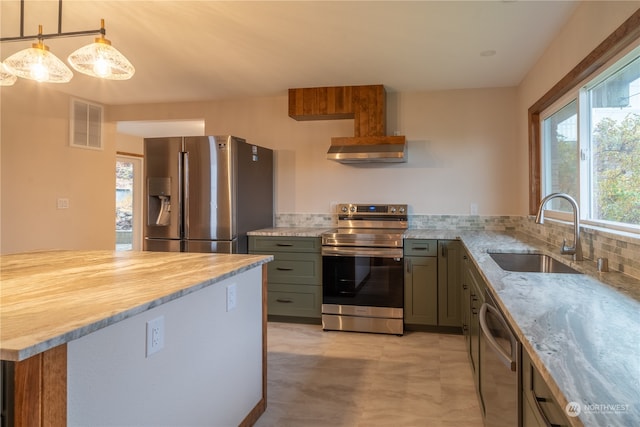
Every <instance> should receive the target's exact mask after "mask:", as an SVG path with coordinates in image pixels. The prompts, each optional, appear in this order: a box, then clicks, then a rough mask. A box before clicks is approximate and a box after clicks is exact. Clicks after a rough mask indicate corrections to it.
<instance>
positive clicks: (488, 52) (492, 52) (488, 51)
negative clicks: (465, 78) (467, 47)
mask: <svg viewBox="0 0 640 427" xmlns="http://www.w3.org/2000/svg"><path fill="white" fill-rule="evenodd" d="M495 54H496V51H495V50H483V51H482V52H480V56H493V55H495Z"/></svg>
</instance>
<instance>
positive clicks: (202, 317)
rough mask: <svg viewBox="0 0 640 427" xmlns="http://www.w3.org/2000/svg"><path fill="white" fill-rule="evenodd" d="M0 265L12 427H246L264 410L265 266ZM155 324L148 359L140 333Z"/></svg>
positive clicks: (245, 260) (92, 260)
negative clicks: (153, 349)
mask: <svg viewBox="0 0 640 427" xmlns="http://www.w3.org/2000/svg"><path fill="white" fill-rule="evenodd" d="M0 258H1V268H2V284H1V285H2V288H1V294H0V296H1V300H0V304H1V305H0V325H1V330H0V356H1V359H2V360H3V361H9V362H10V363H9V365H11V366H12V370H13V371H12V375H11V376H12V377H13V378H15V381H13V383H14V385H15V389H14V390H13V393H12V397H13V398H14V403H13V405H12V406H13V408H14V409H15V411H14V421H15V425H16V426H18V425H54V426H56V425H97V424H100V425H122V424H135V425H162V424H165V425H166V424H167V423H168V424H171V423H173V424H175V425H177V424H184V423H187V424H190V425H212V423H213V424H225V425H239V424H240V425H242V424H246V425H251V424H252V423H253V421H254V420H255V419H257V417H258V416H259V415H260V413H262V412H263V411H264V405H265V402H266V388H265V384H266V369H265V367H266V365H265V363H266V345H265V344H266V333H265V328H266V315H265V313H266V311H265V310H264V309H263V308H264V304H265V303H264V299H263V298H264V295H265V292H264V290H263V288H264V286H265V283H266V277H265V276H266V263H267V262H269V261H271V260H272V257H270V256H263V255H227V254H194V253H191V254H184V253H154V252H112V251H47V252H31V253H24V254H14V255H3V256H2V257H0ZM230 291H231V293H235V301H234V302H233V304H231V305H230V304H229V301H228V295H227V294H228V293H230ZM159 318H161V319H162V321H163V323H164V325H163V331H162V332H163V337H162V338H163V341H164V344H163V347H162V348H160V350H159V351H158V352H157V353H154V354H147V351H146V350H147V331H146V329H147V327H148V325H147V323H148V322H149V321H153V320H155V319H159ZM5 397H6V396H5ZM199 408H201V409H199Z"/></svg>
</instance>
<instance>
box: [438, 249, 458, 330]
mask: <svg viewBox="0 0 640 427" xmlns="http://www.w3.org/2000/svg"><path fill="white" fill-rule="evenodd" d="M461 261H462V244H461V243H460V241H459V240H438V325H440V326H457V327H460V326H461V324H462V314H461V313H460V307H461V302H460V298H461V295H460V294H461V292H460V289H461V287H462V285H461V283H462V270H461V267H462V265H461Z"/></svg>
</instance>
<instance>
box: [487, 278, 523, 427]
mask: <svg viewBox="0 0 640 427" xmlns="http://www.w3.org/2000/svg"><path fill="white" fill-rule="evenodd" d="M479 317H480V319H479V320H480V394H481V395H482V401H483V403H484V425H485V427H517V426H521V425H522V421H521V420H522V416H521V414H520V401H521V397H520V389H521V388H520V383H519V381H520V373H519V371H520V351H521V350H520V343H519V342H518V340H517V338H516V336H515V334H514V333H513V331H512V330H511V328H510V327H509V324H508V323H507V321H506V320H505V318H504V316H503V315H502V313H501V312H500V309H499V308H498V306H497V305H496V303H495V300H494V299H493V296H492V295H491V293H490V292H489V290H486V291H485V303H484V304H482V307H480V315H479Z"/></svg>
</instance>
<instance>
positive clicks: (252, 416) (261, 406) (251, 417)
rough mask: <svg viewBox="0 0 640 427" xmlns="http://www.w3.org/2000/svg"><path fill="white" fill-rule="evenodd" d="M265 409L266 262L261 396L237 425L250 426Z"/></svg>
mask: <svg viewBox="0 0 640 427" xmlns="http://www.w3.org/2000/svg"><path fill="white" fill-rule="evenodd" d="M266 410H267V264H262V398H261V399H260V401H259V402H258V403H257V404H256V406H254V407H253V409H252V410H251V412H249V413H248V414H247V416H246V417H245V418H244V420H242V422H241V423H240V425H239V427H251V426H252V425H254V424H255V423H256V421H258V418H260V416H261V415H262V414H264V411H266Z"/></svg>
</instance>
